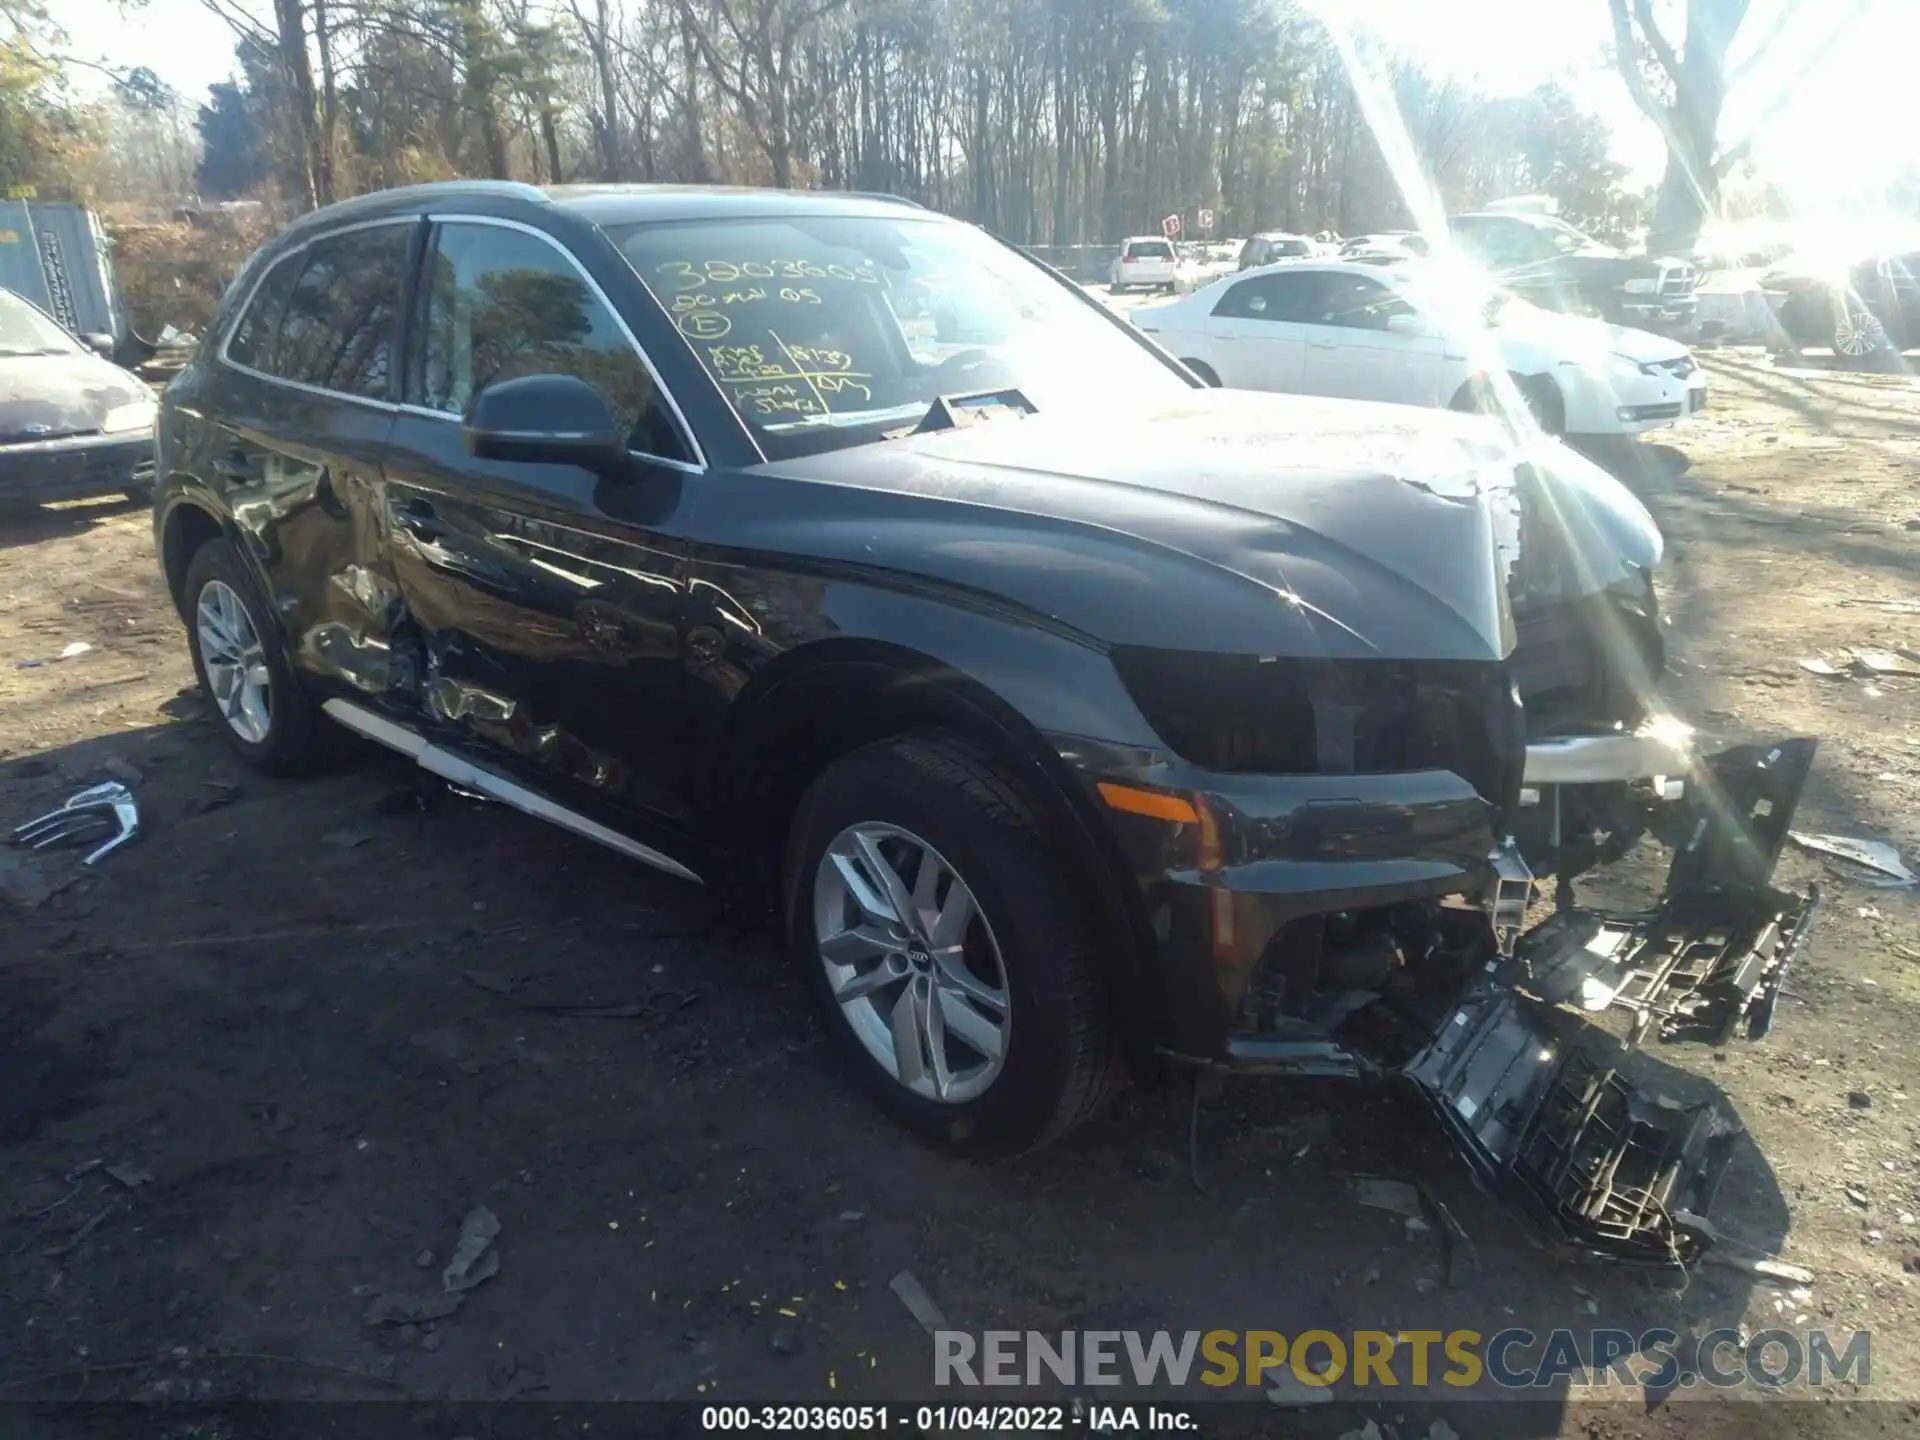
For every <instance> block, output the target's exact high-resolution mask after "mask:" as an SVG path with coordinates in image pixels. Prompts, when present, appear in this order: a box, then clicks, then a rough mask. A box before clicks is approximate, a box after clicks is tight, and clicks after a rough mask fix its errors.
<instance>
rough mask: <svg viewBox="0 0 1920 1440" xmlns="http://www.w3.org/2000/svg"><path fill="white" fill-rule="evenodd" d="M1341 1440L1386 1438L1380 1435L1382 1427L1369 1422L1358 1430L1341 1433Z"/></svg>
mask: <svg viewBox="0 0 1920 1440" xmlns="http://www.w3.org/2000/svg"><path fill="white" fill-rule="evenodd" d="M1340 1440H1386V1437H1385V1436H1383V1435H1382V1434H1381V1433H1380V1427H1379V1426H1378V1425H1377V1424H1375V1423H1374V1422H1373V1421H1371V1420H1369V1421H1367V1423H1366V1424H1364V1425H1362V1426H1361V1427H1360V1428H1359V1429H1358V1430H1343V1431H1341V1432H1340Z"/></svg>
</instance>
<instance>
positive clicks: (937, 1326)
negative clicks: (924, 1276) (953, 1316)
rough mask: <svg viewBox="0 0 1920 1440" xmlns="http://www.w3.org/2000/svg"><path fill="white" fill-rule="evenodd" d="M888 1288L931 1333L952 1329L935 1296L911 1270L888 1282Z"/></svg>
mask: <svg viewBox="0 0 1920 1440" xmlns="http://www.w3.org/2000/svg"><path fill="white" fill-rule="evenodd" d="M887 1288H888V1289H889V1290H891V1291H893V1293H894V1294H895V1295H897V1296H899V1297H900V1303H901V1304H902V1305H904V1306H906V1307H907V1313H909V1314H910V1315H912V1316H913V1318H914V1319H916V1320H918V1321H919V1322H920V1328H921V1329H922V1330H925V1331H926V1332H927V1333H928V1334H929V1335H931V1334H933V1333H934V1332H935V1331H938V1330H951V1329H952V1328H953V1327H952V1326H951V1325H949V1324H948V1323H947V1317H946V1316H945V1315H944V1314H942V1313H941V1311H940V1307H939V1306H938V1305H936V1304H934V1303H933V1297H932V1296H931V1295H929V1294H927V1292H926V1288H925V1287H924V1286H923V1285H921V1283H920V1282H919V1281H918V1280H916V1279H914V1278H913V1272H912V1271H911V1270H902V1271H901V1272H900V1273H899V1274H898V1275H896V1276H894V1277H893V1279H891V1280H889V1281H888V1282H887Z"/></svg>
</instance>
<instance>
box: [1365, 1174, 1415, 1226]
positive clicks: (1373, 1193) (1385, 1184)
mask: <svg viewBox="0 0 1920 1440" xmlns="http://www.w3.org/2000/svg"><path fill="white" fill-rule="evenodd" d="M1353 1198H1354V1199H1355V1200H1357V1201H1358V1202H1359V1203H1360V1204H1362V1205H1369V1206H1371V1207H1372V1208H1374V1209H1375V1210H1391V1211H1392V1212H1393V1213H1394V1214H1396V1215H1404V1216H1406V1217H1407V1218H1408V1219H1410V1220H1418V1219H1419V1218H1420V1191H1419V1190H1418V1189H1417V1188H1415V1187H1414V1186H1412V1185H1409V1184H1407V1183H1406V1181H1404V1180H1379V1179H1375V1178H1374V1177H1372V1176H1369V1175H1363V1176H1358V1177H1356V1178H1355V1179H1354V1182H1353Z"/></svg>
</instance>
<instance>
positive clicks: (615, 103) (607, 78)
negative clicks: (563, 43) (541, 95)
mask: <svg viewBox="0 0 1920 1440" xmlns="http://www.w3.org/2000/svg"><path fill="white" fill-rule="evenodd" d="M594 21H595V25H594V28H593V30H592V31H591V32H590V33H589V34H588V36H587V45H588V48H589V49H590V50H591V51H592V52H593V68H594V73H595V75H596V76H597V77H598V78H599V81H600V109H601V114H602V117H603V118H602V120H601V123H600V145H601V156H600V159H601V168H602V171H603V173H604V174H605V176H606V178H607V179H608V180H612V181H616V182H617V181H620V180H624V179H626V168H627V157H626V147H625V146H624V145H623V144H622V143H621V138H620V86H619V77H618V76H617V75H616V74H615V73H614V69H613V30H612V23H613V22H612V19H611V17H610V16H609V15H608V13H607V0H598V4H597V5H596V6H595V7H594Z"/></svg>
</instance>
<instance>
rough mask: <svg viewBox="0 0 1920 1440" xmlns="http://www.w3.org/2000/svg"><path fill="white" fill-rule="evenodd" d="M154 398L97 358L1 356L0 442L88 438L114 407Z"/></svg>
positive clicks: (136, 383)
mask: <svg viewBox="0 0 1920 1440" xmlns="http://www.w3.org/2000/svg"><path fill="white" fill-rule="evenodd" d="M152 398H153V392H152V391H151V390H149V389H148V388H147V387H146V386H145V385H144V384H142V383H141V382H140V381H139V380H138V379H136V378H135V377H134V376H132V375H130V374H128V373H127V372H126V371H125V370H122V369H121V368H120V367H119V366H118V365H114V364H111V363H109V362H108V361H105V360H102V359H100V358H99V357H98V356H97V355H85V354H74V355H5V356H0V444H4V443H9V442H11V443H18V442H21V441H25V440H53V439H57V438H59V437H60V436H62V435H85V434H89V433H91V432H93V431H96V430H98V429H99V428H100V426H101V422H102V421H103V420H105V419H106V415H107V412H108V411H109V410H111V409H113V408H114V407H115V406H118V405H127V404H131V403H132V402H134V401H138V400H151V399H152ZM38 427H45V428H44V429H42V428H38Z"/></svg>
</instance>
